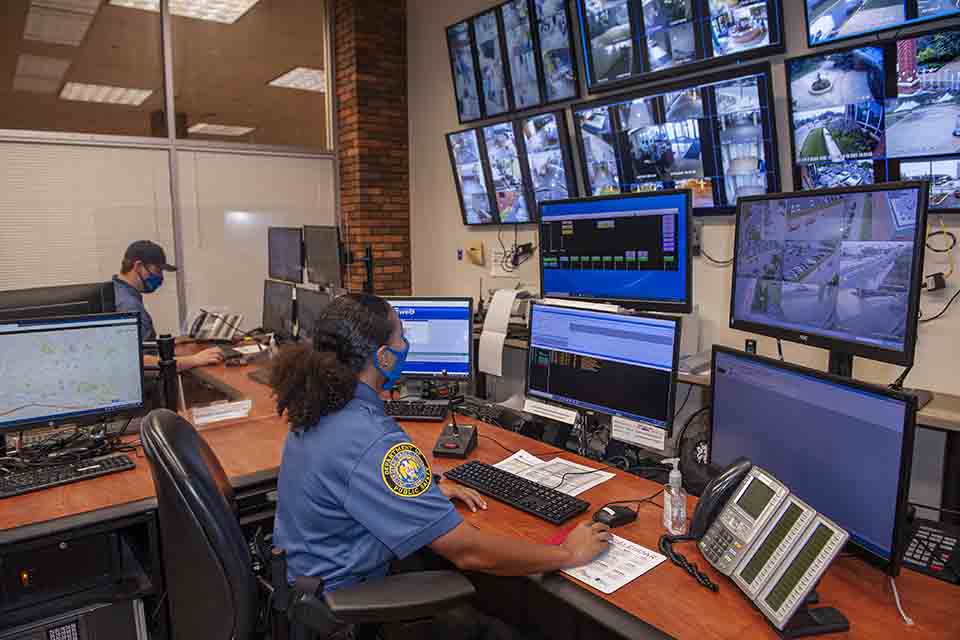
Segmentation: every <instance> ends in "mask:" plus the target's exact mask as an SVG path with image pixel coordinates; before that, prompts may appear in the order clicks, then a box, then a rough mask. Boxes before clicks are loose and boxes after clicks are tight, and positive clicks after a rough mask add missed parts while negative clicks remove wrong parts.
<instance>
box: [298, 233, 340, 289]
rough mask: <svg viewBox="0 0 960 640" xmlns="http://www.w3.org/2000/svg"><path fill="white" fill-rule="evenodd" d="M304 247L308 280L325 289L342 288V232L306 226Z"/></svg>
mask: <svg viewBox="0 0 960 640" xmlns="http://www.w3.org/2000/svg"><path fill="white" fill-rule="evenodd" d="M303 247H304V250H305V251H304V253H306V259H307V280H309V281H310V282H311V283H313V284H319V285H320V286H323V287H339V286H340V232H339V231H338V230H337V228H336V227H315V226H306V227H304V228H303Z"/></svg>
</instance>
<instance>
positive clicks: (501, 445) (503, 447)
mask: <svg viewBox="0 0 960 640" xmlns="http://www.w3.org/2000/svg"><path fill="white" fill-rule="evenodd" d="M480 437H481V438H486V439H487V440H492V441H493V443H494V444H496V445H497V446H498V447H500V448H501V449H503V450H504V451H508V452H510V453H516V452H517V450H516V449H511V448H510V447H508V446H507V445H505V444H503V443H502V442H500V441H499V440H497V439H496V438H491V437H490V436H488V435H486V434H485V433H481V434H480Z"/></svg>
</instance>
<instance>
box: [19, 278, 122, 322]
mask: <svg viewBox="0 0 960 640" xmlns="http://www.w3.org/2000/svg"><path fill="white" fill-rule="evenodd" d="M113 311H116V301H115V293H114V289H113V283H112V282H95V283H91V284H71V285H64V286H60V287H39V288H35V289H19V290H16V291H4V292H3V293H2V294H0V322H6V321H10V320H26V319H29V318H56V317H62V316H82V315H90V314H93V313H112V312H113Z"/></svg>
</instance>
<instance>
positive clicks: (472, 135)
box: [447, 129, 497, 225]
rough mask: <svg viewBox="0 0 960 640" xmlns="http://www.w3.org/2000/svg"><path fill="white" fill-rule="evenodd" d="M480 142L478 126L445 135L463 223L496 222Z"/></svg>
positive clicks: (483, 152) (484, 155)
mask: <svg viewBox="0 0 960 640" xmlns="http://www.w3.org/2000/svg"><path fill="white" fill-rule="evenodd" d="M481 143H482V140H481V137H480V133H479V130H478V129H469V130H467V131H458V132H457V133H450V134H447V149H448V150H449V152H450V164H451V165H452V167H453V177H454V183H455V184H456V187H457V196H458V197H459V199H460V213H461V215H462V216H463V224H465V225H480V224H494V223H496V222H497V217H496V215H495V214H494V206H493V202H492V200H491V198H490V192H491V189H490V187H489V184H488V182H487V172H486V170H485V169H484V167H485V157H486V154H485V149H484V150H481Z"/></svg>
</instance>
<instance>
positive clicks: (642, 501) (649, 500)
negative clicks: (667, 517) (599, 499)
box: [600, 489, 663, 509]
mask: <svg viewBox="0 0 960 640" xmlns="http://www.w3.org/2000/svg"><path fill="white" fill-rule="evenodd" d="M661 493H663V489H660V491H657V492H656V493H655V494H653V495H650V496H647V497H646V498H638V499H636V500H615V501H614V502H608V503H607V504H605V505H603V507H600V508H601V509H603V508H604V507H610V506H613V505H615V504H635V503H636V504H637V505H638V506H637V508H638V509H639V508H640V507H639V505H641V504H645V503H649V504H652V505H653V506H655V507H660V508H661V509H663V505H662V504H658V503H656V502H654V499H655V498H657V497H658V496H659V495H660V494H661Z"/></svg>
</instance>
